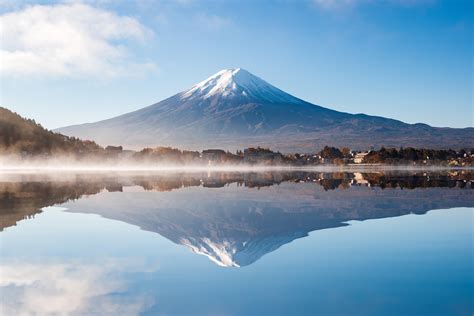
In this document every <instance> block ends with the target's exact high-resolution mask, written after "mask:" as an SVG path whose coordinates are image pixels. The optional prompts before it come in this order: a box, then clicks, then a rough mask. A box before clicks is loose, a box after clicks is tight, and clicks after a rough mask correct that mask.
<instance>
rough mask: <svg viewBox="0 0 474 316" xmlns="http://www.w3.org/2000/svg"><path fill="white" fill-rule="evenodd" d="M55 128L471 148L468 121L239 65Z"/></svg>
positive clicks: (236, 143)
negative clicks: (413, 119) (349, 97)
mask: <svg viewBox="0 0 474 316" xmlns="http://www.w3.org/2000/svg"><path fill="white" fill-rule="evenodd" d="M381 105H383V103H381ZM57 131H58V132H60V133H63V134H66V135H69V136H76V137H80V138H82V139H91V140H94V141H96V142H98V143H99V144H101V145H123V146H125V147H128V148H132V149H140V148H143V147H155V146H172V147H181V148H185V149H193V150H202V149H206V148H210V147H213V148H216V147H220V148H222V149H227V150H236V149H241V148H245V147H250V146H264V147H271V148H272V149H275V150H280V151H284V152H285V151H286V152H288V151H293V152H294V151H300V152H314V151H315V150H319V149H321V148H322V147H324V146H325V145H332V146H339V147H343V146H346V147H349V148H352V149H368V148H370V147H372V146H374V147H379V146H386V147H400V146H405V147H408V146H413V147H432V148H461V147H464V148H467V147H469V148H470V147H474V128H466V129H453V128H435V127H431V126H428V125H426V124H406V123H403V122H401V121H397V120H393V119H388V118H383V117H377V116H369V115H365V114H349V113H343V112H338V111H334V110H331V109H328V108H324V107H321V106H318V105H315V104H312V103H309V102H306V101H304V100H301V99H299V98H296V97H294V96H292V95H290V94H288V93H286V92H284V91H282V90H280V89H278V88H276V87H274V86H273V85H271V84H269V83H267V82H266V81H264V80H262V79H260V78H259V77H257V76H255V75H253V74H251V73H250V72H248V71H246V70H244V69H242V68H235V69H225V70H221V71H219V72H218V73H216V74H214V75H212V76H211V77H209V78H207V79H206V80H204V81H201V82H199V83H197V84H195V85H194V86H192V87H191V88H190V89H188V90H185V91H183V92H180V93H177V94H176V95H173V96H171V97H169V98H167V99H165V100H163V101H160V102H158V103H155V104H153V105H150V106H148V107H145V108H142V109H140V110H137V111H134V112H131V113H126V114H123V115H121V116H118V117H114V118H111V119H108V120H104V121H100V122H95V123H89V124H82V125H75V126H69V127H64V128H60V129H58V130H57Z"/></svg>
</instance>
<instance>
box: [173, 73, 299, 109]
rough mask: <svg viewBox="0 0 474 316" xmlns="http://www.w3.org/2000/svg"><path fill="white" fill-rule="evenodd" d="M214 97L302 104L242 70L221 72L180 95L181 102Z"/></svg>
mask: <svg viewBox="0 0 474 316" xmlns="http://www.w3.org/2000/svg"><path fill="white" fill-rule="evenodd" d="M214 96H219V97H227V98H232V97H239V98H246V99H254V100H264V101H267V102H272V103H275V102H282V103H301V102H302V101H301V100H299V99H297V98H295V97H293V96H291V95H289V94H288V93H286V92H284V91H282V90H280V89H278V88H276V87H274V86H272V85H271V84H269V83H267V82H265V81H264V80H262V79H260V78H259V77H257V76H255V75H253V74H251V73H250V72H248V71H247V70H245V69H242V68H235V69H224V70H221V71H219V72H218V73H216V74H214V75H212V76H210V77H209V78H207V79H206V80H203V81H201V82H199V83H198V84H196V85H194V86H192V87H191V88H190V89H189V90H187V91H184V92H182V93H181V94H180V98H181V100H193V99H197V98H202V99H208V98H210V97H214Z"/></svg>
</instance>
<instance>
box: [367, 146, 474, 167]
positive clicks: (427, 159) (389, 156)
mask: <svg viewBox="0 0 474 316" xmlns="http://www.w3.org/2000/svg"><path fill="white" fill-rule="evenodd" d="M473 154H474V148H473V149H468V150H466V149H461V150H459V151H455V150H452V149H448V150H444V149H442V150H435V149H426V148H411V147H407V148H403V147H402V148H399V149H397V148H385V147H382V148H380V150H372V151H370V152H368V153H367V155H366V156H365V157H364V163H369V164H373V163H384V164H400V163H405V162H415V163H420V162H421V163H425V164H437V163H442V162H451V163H455V162H465V163H470V164H471V165H472V163H473V162H474V161H473V158H474V157H473Z"/></svg>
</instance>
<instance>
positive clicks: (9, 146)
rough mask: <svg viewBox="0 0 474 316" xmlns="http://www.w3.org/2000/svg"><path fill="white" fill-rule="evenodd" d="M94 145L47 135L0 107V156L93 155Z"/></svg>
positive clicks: (69, 138) (29, 122) (95, 147)
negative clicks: (88, 153) (91, 153)
mask: <svg viewBox="0 0 474 316" xmlns="http://www.w3.org/2000/svg"><path fill="white" fill-rule="evenodd" d="M98 150H101V148H100V147H99V146H98V145H97V144H96V143H94V142H90V141H81V140H79V139H76V138H72V137H68V136H64V135H61V134H58V133H54V132H51V131H49V130H47V129H45V128H43V127H42V126H41V125H39V124H37V123H36V122H35V121H33V120H29V119H25V118H23V117H21V116H20V115H18V114H16V113H14V112H12V111H10V110H8V109H6V108H3V107H0V154H22V155H25V154H26V155H51V154H77V153H82V152H96V151H98Z"/></svg>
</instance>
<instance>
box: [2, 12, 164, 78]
mask: <svg viewBox="0 0 474 316" xmlns="http://www.w3.org/2000/svg"><path fill="white" fill-rule="evenodd" d="M0 26H1V28H0V38H1V42H0V58H1V63H0V71H1V72H2V74H3V75H6V76H31V75H40V76H100V77H114V76H120V75H124V74H127V75H128V74H132V75H135V74H139V73H142V72H146V71H149V70H150V69H154V68H155V65H154V64H153V63H149V62H141V61H137V60H136V59H135V58H134V56H133V54H132V53H131V50H130V49H129V47H128V46H129V44H130V43H131V42H143V41H144V40H145V39H146V38H148V37H151V36H153V32H152V31H151V30H150V29H148V28H146V27H145V26H144V25H142V24H141V23H140V22H139V21H138V20H136V19H135V18H131V17H127V16H119V15H117V14H115V13H113V12H111V11H107V10H104V9H99V8H95V7H92V6H90V5H87V4H82V3H69V4H57V5H33V6H27V7H24V8H22V9H19V10H16V11H12V12H8V13H5V14H3V15H0Z"/></svg>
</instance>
